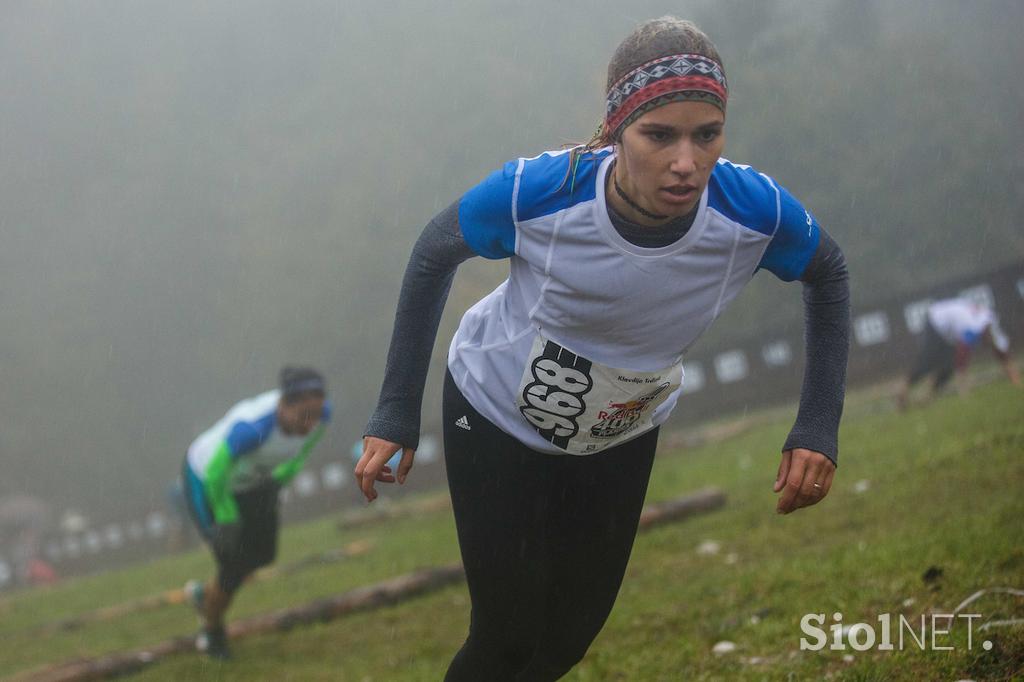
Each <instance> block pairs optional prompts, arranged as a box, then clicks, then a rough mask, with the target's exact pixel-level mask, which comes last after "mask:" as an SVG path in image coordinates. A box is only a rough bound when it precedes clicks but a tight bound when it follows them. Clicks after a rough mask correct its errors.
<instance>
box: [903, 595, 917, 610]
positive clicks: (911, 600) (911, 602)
mask: <svg viewBox="0 0 1024 682" xmlns="http://www.w3.org/2000/svg"><path fill="white" fill-rule="evenodd" d="M916 603H917V600H916V599H914V598H913V597H907V598H906V599H904V600H903V608H905V609H908V608H910V607H911V606H913V605H914V604H916Z"/></svg>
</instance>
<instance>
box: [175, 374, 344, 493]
mask: <svg viewBox="0 0 1024 682" xmlns="http://www.w3.org/2000/svg"><path fill="white" fill-rule="evenodd" d="M280 400H281V391H280V390H279V389H274V390H272V391H267V392H266V393H261V394H260V395H258V396H255V397H253V398H249V399H247V400H243V401H241V402H239V403H238V404H236V405H235V406H234V407H232V408H231V409H230V410H228V413H227V414H226V415H224V416H223V417H222V418H221V419H220V420H219V421H217V423H216V424H214V425H213V426H211V427H210V428H209V429H207V430H206V431H204V432H203V433H201V434H200V435H199V437H198V438H196V439H195V440H194V441H193V442H192V445H191V446H189V449H188V464H189V467H190V468H191V469H192V471H193V472H195V474H196V476H197V477H198V478H199V480H200V481H205V480H206V468H207V466H208V465H209V464H210V461H211V460H212V459H213V456H214V454H216V452H217V450H218V448H220V446H221V444H222V443H227V446H228V450H229V451H230V453H231V459H232V461H233V466H232V467H231V474H230V482H229V487H230V488H231V490H232V491H234V492H242V491H244V490H249V489H252V488H255V487H258V486H260V485H263V484H266V483H268V482H270V480H271V473H272V472H273V470H274V468H275V467H276V466H277V465H279V464H281V463H283V462H286V461H288V460H290V459H292V458H293V457H295V456H296V455H298V454H299V452H300V451H301V450H302V446H303V445H304V444H305V443H306V441H307V440H308V439H309V438H310V435H305V436H300V435H294V436H292V435H288V434H286V433H284V432H283V431H282V430H281V429H280V427H279V426H278V423H277V405H278V403H279V402H280ZM329 419H330V403H329V402H328V401H324V410H323V413H322V414H321V417H320V421H321V422H322V423H326V422H327V421H329Z"/></svg>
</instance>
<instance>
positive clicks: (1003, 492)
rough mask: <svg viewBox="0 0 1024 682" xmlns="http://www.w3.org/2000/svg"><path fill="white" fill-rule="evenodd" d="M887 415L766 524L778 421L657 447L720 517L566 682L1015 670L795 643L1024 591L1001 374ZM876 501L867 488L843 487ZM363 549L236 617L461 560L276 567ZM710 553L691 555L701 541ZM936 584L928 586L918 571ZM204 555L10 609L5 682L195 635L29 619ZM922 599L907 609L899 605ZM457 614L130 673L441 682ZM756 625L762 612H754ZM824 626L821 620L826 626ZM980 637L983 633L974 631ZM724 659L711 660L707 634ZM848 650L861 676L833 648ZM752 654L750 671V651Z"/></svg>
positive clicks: (1017, 671)
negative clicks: (722, 498) (713, 547)
mask: <svg viewBox="0 0 1024 682" xmlns="http://www.w3.org/2000/svg"><path fill="white" fill-rule="evenodd" d="M885 405H887V403H886V402H885V401H877V400H876V401H873V402H871V403H870V404H862V405H860V406H859V407H858V406H857V405H856V404H855V405H854V406H853V408H852V409H851V410H850V414H849V416H848V418H847V420H846V421H845V422H844V427H843V433H842V439H841V440H842V444H843V453H842V456H841V467H840V469H839V471H838V472H837V475H836V479H835V482H834V484H833V489H832V493H831V494H830V495H829V497H828V498H827V500H826V501H825V502H823V503H822V504H820V505H819V506H817V507H815V508H812V509H809V510H802V511H800V512H797V513H796V514H792V515H788V516H779V515H777V514H775V513H774V507H775V495H774V494H773V493H772V491H771V486H772V480H773V477H774V475H775V471H776V467H777V464H778V455H777V454H776V449H777V447H778V444H779V443H781V442H782V440H783V438H784V435H785V432H786V429H787V427H788V424H787V421H786V419H785V418H781V419H779V420H775V421H772V422H771V423H768V424H765V425H762V426H758V427H755V428H753V429H751V430H750V431H748V432H747V433H745V434H743V435H740V436H736V437H733V438H730V439H728V440H725V441H723V442H719V443H714V444H709V445H706V446H704V447H701V448H698V449H693V450H687V451H682V452H670V451H663V452H661V453H660V454H659V458H658V461H657V464H656V468H655V474H654V477H653V479H652V482H651V487H650V493H649V496H648V500H649V501H657V500H661V499H666V498H669V497H675V496H678V495H680V494H684V493H685V492H687V491H689V490H693V489H696V488H699V487H702V486H706V485H715V486H719V487H721V488H723V489H724V490H725V491H726V493H727V495H728V497H729V501H728V503H727V505H726V508H725V509H724V510H721V511H718V512H715V513H712V514H710V515H706V516H703V517H699V518H696V519H693V520H690V521H687V522H685V523H679V524H672V525H668V526H663V527H660V528H657V529H655V530H652V531H651V532H648V533H645V534H643V535H641V536H640V537H639V538H638V540H637V542H636V545H635V549H634V553H633V557H632V560H631V562H630V567H629V570H628V573H627V576H626V580H625V582H624V584H623V587H622V591H621V593H620V595H619V599H618V602H617V604H616V607H615V610H614V611H613V613H612V616H611V618H610V619H609V622H608V624H607V625H606V627H605V628H604V630H603V632H602V633H601V634H600V636H599V637H598V638H597V640H596V641H595V642H594V644H593V646H592V647H591V649H590V652H589V653H588V654H587V657H586V658H585V659H584V661H583V662H582V663H581V664H580V665H579V666H578V667H577V669H576V670H574V671H573V672H572V673H571V674H570V675H569V676H568V677H567V678H566V679H568V680H576V681H584V680H586V681H602V682H603V681H605V680H629V681H632V680H683V679H686V680H702V679H706V680H719V679H738V680H805V679H822V678H823V677H825V676H828V675H831V676H832V678H833V679H842V680H861V681H864V682H866V681H868V680H951V681H952V680H959V679H964V678H970V679H974V680H983V679H984V680H987V679H995V680H1000V679H1021V678H1022V677H1024V628H1021V627H1020V626H1016V627H1010V628H1000V629H995V630H990V631H988V632H986V633H978V632H975V633H974V648H973V649H972V650H970V651H968V650H967V648H966V628H964V627H963V626H960V627H959V628H957V629H955V630H954V632H953V634H952V636H950V637H946V638H944V639H942V640H941V641H940V642H939V644H952V645H954V646H955V647H956V649H955V650H954V651H934V650H930V649H929V650H927V651H920V650H917V649H916V648H914V649H910V650H904V651H902V652H879V651H869V652H863V653H858V652H855V651H852V650H848V651H845V652H842V651H840V652H834V651H829V650H827V649H826V650H823V651H821V652H813V651H800V650H799V640H800V637H801V636H802V633H801V631H800V628H799V622H800V618H801V617H802V616H803V614H805V613H809V612H815V613H824V614H827V615H828V616H831V614H832V613H834V612H837V611H838V612H841V613H842V614H843V615H844V620H843V622H844V623H845V624H852V623H855V622H862V621H863V622H869V623H877V615H878V614H881V613H892V614H904V615H906V616H907V617H908V618H914V619H916V618H917V617H918V616H919V615H920V614H921V613H922V612H928V611H929V610H934V611H935V612H949V611H951V610H952V609H953V608H954V607H955V606H956V605H957V604H958V603H959V602H960V601H961V600H962V599H964V598H966V597H967V596H968V595H970V594H971V593H973V592H974V591H975V590H977V589H981V588H985V587H994V586H1011V587H1017V588H1024V522H1022V519H1024V494H1022V493H1024V418H1022V417H1024V391H1021V390H1017V389H1014V388H1012V387H1011V386H1009V385H1008V384H1006V383H1005V382H999V383H996V384H992V385H989V386H986V387H983V388H980V389H978V390H976V391H975V392H973V393H972V394H971V395H969V396H967V397H966V398H957V397H955V396H947V397H944V398H941V399H939V400H937V401H935V402H933V403H931V404H930V405H927V406H925V407H921V408H917V409H914V410H912V411H911V412H910V413H908V414H906V415H898V414H895V413H892V412H889V411H888V410H887V409H885ZM861 479H866V480H868V481H870V487H869V488H868V490H867V491H866V492H862V493H858V492H856V491H855V490H854V484H855V483H856V482H857V481H859V480H861ZM362 538H366V539H370V540H372V541H373V542H374V548H373V550H371V551H370V552H369V553H367V554H365V555H362V556H358V557H355V558H352V559H350V560H347V561H345V562H342V563H340V564H335V565H329V566H324V567H319V568H312V569H308V570H305V571H302V572H299V573H296V574H293V575H290V576H288V577H286V578H275V579H272V580H268V581H266V582H262V583H255V584H252V585H251V586H249V587H247V588H246V589H245V590H244V591H243V592H242V593H241V596H240V598H239V601H238V604H237V605H236V608H235V609H234V610H233V612H232V616H233V617H243V616H245V615H249V614H254V613H259V612H262V611H267V610H270V609H274V608H281V607H284V606H288V605H294V604H298V603H303V602H305V601H308V600H310V599H312V598H314V597H317V596H323V595H328V594H335V593H337V592H341V591H343V590H346V589H349V588H351V587H355V586H357V585H361V584H365V583H368V582H371V581H375V580H380V579H383V578H387V577H391V576H394V575H397V574H399V573H403V572H407V571H409V570H412V569H414V568H417V567H424V566H429V565H434V564H439V563H446V562H451V561H454V560H456V559H457V557H458V547H457V544H456V541H455V532H454V526H453V522H452V519H451V514H450V512H437V513H432V514H426V515H421V516H419V517H418V518H411V519H404V520H398V521H392V522H389V523H387V524H384V525H374V526H368V527H367V528H366V529H365V530H359V529H355V530H349V531H345V532H339V531H337V530H336V527H335V524H334V522H333V520H324V521H319V522H315V523H310V524H305V525H302V526H295V527H290V528H288V529H286V531H285V532H284V534H283V536H282V548H281V555H280V557H279V561H281V562H288V561H293V560H295V559H297V558H299V557H301V556H304V555H306V554H308V553H310V552H311V551H316V550H319V549H327V548H333V547H337V546H339V545H342V544H345V543H348V542H351V541H353V540H356V539H362ZM708 539H713V540H716V541H717V542H719V543H721V546H722V549H721V551H720V553H718V554H716V555H710V556H705V555H699V554H698V553H697V552H696V551H695V549H696V547H697V545H698V544H700V543H701V542H702V541H703V540H708ZM932 566H935V567H939V568H941V569H942V572H943V573H942V577H941V578H940V579H939V580H937V581H936V582H934V583H931V584H926V583H925V582H924V580H923V579H922V574H923V573H924V572H925V571H926V570H927V569H928V568H929V567H932ZM210 569H211V564H210V560H209V559H208V557H206V556H205V555H204V554H203V553H201V552H194V553H191V554H186V555H181V556H177V557H173V558H168V559H162V560H160V561H154V562H152V563H150V564H148V565H143V566H135V567H132V568H129V569H126V570H123V571H119V572H116V573H107V574H105V575H100V576H93V577H89V578H84V579H80V580H74V581H69V582H67V583H65V584H63V585H61V586H59V587H55V588H52V589H48V590H39V591H31V592H25V593H22V594H18V595H16V596H14V597H12V598H10V599H8V600H6V601H2V602H0V675H9V674H13V673H16V672H20V671H25V670H28V669H31V668H34V667H38V666H41V665H45V664H52V663H58V662H62V661H65V660H68V659H72V658H75V657H84V656H95V655H99V654H102V653H108V652H113V651H117V650H121V649H125V648H133V647H139V646H143V645H145V644H148V643H153V642H156V641H158V640H161V639H163V638H166V637H169V636H172V635H179V634H184V633H187V632H190V631H192V630H194V628H195V617H194V615H193V614H192V613H191V612H190V611H189V610H188V609H187V608H186V607H184V606H179V607H168V608H165V609H162V610H157V611H152V612H148V613H140V614H137V615H133V616H130V617H126V618H123V619H121V620H119V621H116V622H105V623H94V624H90V625H87V626H85V627H83V628H82V629H80V630H78V631H74V632H67V633H57V634H48V635H47V636H45V637H43V636H40V632H41V631H40V630H39V626H40V625H41V624H44V623H46V622H51V621H54V620H58V619H60V618H62V617H68V616H71V615H74V614H76V613H80V612H82V611H85V610H90V609H93V608H97V607H100V606H105V605H108V604H112V603H117V602H121V601H125V600H128V599H132V598H136V597H141V596H144V595H147V594H150V593H153V592H157V591H160V590H162V589H165V588H168V587H173V586H176V585H179V584H181V583H182V582H183V581H184V580H185V579H186V578H189V577H195V576H203V575H205V574H208V573H209V571H210ZM907 599H913V600H914V602H913V604H912V605H910V606H904V605H903V604H904V602H905V600H907ZM968 610H969V611H973V612H975V613H981V614H983V616H984V618H983V620H987V619H988V618H1008V617H1013V616H1014V615H1017V616H1020V615H1021V614H1024V599H1021V598H1017V597H1011V596H1006V595H999V596H995V595H987V596H985V597H982V598H981V599H980V600H979V601H978V602H976V603H975V604H973V605H972V607H971V608H969V609H968ZM468 616H469V603H468V597H467V594H466V591H465V587H464V586H462V585H460V586H456V587H451V588H448V589H445V590H443V591H440V592H437V593H434V594H432V595H428V596H425V597H421V598H418V599H414V600H412V601H410V602H408V603H406V604H404V605H400V606H395V607H389V608H386V609H382V610H379V611H375V612H372V613H364V614H359V615H355V616H352V617H349V618H344V619H341V620H338V621H335V622H332V623H326V624H320V625H317V626H314V627H309V628H300V629H296V630H293V631H291V632H288V633H281V634H273V635H266V636H260V637H255V638H251V639H248V640H242V641H237V642H235V644H234V650H235V654H236V657H235V659H234V660H233V661H232V662H231V663H229V664H217V663H213V662H209V661H206V660H205V659H203V658H200V657H198V656H193V655H183V656H177V657H172V658H169V659H166V660H164V661H162V662H159V663H157V664H155V665H153V666H151V667H149V668H148V669H146V670H145V671H143V672H142V673H140V674H138V675H137V676H136V679H139V680H257V679H273V680H342V681H345V680H351V681H356V682H364V681H368V680H375V681H382V680H386V681H389V682H390V681H391V680H437V679H440V678H441V677H442V676H443V674H444V670H445V668H446V666H447V662H448V660H449V659H450V657H451V655H452V654H453V653H454V651H455V650H456V649H457V648H458V647H459V645H460V644H461V640H462V639H463V637H464V636H465V632H466V627H467V624H468ZM752 617H753V618H752ZM830 622H831V621H828V622H827V623H826V625H825V627H828V624H830ZM975 626H977V623H976V624H975ZM983 639H989V640H991V641H992V642H993V643H994V648H993V649H992V651H989V652H986V651H983V650H982V649H981V648H980V646H979V645H980V642H981V640H983ZM721 640H729V641H732V642H735V643H736V644H737V646H738V649H737V651H736V652H735V653H733V654H728V655H724V656H715V655H714V654H712V653H711V647H712V646H713V645H714V644H715V643H716V642H718V641H721ZM844 653H845V654H852V655H853V660H852V662H846V661H844V660H843V654H844ZM752 658H755V659H760V660H759V661H758V662H751V659H752Z"/></svg>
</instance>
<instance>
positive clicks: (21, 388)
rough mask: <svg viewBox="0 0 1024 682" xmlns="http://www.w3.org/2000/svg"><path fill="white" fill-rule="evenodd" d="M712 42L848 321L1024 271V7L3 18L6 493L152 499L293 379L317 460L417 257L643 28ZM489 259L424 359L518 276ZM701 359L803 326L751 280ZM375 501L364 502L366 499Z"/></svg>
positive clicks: (207, 9) (357, 430)
mask: <svg viewBox="0 0 1024 682" xmlns="http://www.w3.org/2000/svg"><path fill="white" fill-rule="evenodd" d="M666 13H671V14H676V15H678V16H683V17H686V18H691V19H693V20H695V21H696V22H697V23H698V24H699V25H701V26H702V28H704V29H705V30H706V31H707V32H708V34H709V35H710V36H711V37H712V39H713V40H714V41H715V42H716V44H717V45H718V48H719V50H720V51H721V53H722V56H723V59H724V61H725V66H726V70H727V73H728V75H729V79H730V84H731V99H730V103H729V117H728V125H727V144H726V157H727V158H729V159H731V160H733V161H736V162H741V163H749V164H751V165H753V166H755V167H757V168H758V169H760V170H762V171H764V172H766V173H768V174H770V175H772V176H773V177H775V178H776V179H777V180H778V181H779V182H780V183H782V184H783V185H785V186H786V187H787V188H788V189H789V190H790V191H792V192H793V193H794V194H795V195H796V196H797V197H799V198H800V199H801V200H802V201H803V202H804V204H805V205H806V206H808V207H809V208H810V209H811V210H812V211H813V212H814V213H815V215H816V216H817V217H818V219H819V221H820V222H821V223H822V225H824V226H825V227H826V228H827V229H828V230H829V231H830V232H831V233H832V235H833V236H834V237H835V238H836V240H837V241H838V242H839V243H840V244H841V245H842V246H843V248H844V250H845V252H846V255H847V259H848V260H849V263H850V267H851V272H852V277H853V286H854V296H855V304H856V302H863V301H868V300H871V299H873V298H877V297H881V296H886V295H888V294H890V293H894V292H899V291H902V290H905V289H907V288H910V287H921V286H927V285H929V284H931V283H937V282H940V281H942V280H943V279H945V278H948V277H951V276H958V275H964V274H969V273H971V272H973V271H976V270H987V269H990V268H993V267H996V266H998V265H1000V264H1003V263H1007V262H1010V261H1012V260H1016V259H1019V258H1020V257H1021V255H1022V254H1024V230H1022V229H1021V227H1020V226H1019V224H1017V223H1016V220H1017V219H1018V217H1019V216H1020V215H1022V213H1024V210H1022V209H1024V199H1022V194H1021V192H1020V189H1021V187H1022V180H1024V161H1022V156H1021V150H1022V149H1024V125H1022V123H1024V120H1022V112H1024V106H1022V105H1024V89H1022V88H1021V87H1020V83H1021V77H1020V71H1021V68H1022V67H1024V47H1022V45H1024V41H1021V40H1020V36H1019V31H1020V27H1021V26H1024V3H1020V2H1019V1H1018V0H981V1H979V2H971V3H965V2H960V1H959V0H942V1H935V0H908V1H905V2H900V3H890V2H884V3H883V2H875V1H868V0H861V1H856V2H853V1H849V0H829V1H823V2H818V3H806V2H799V1H797V0H744V1H733V2H729V1H721V0H694V1H692V2H687V3H667V2H655V1H645V0H636V1H633V2H628V3H605V4H599V3H594V2H580V1H577V0H570V1H566V2H558V3H553V2H550V1H549V0H517V1H516V2H511V1H506V0H499V1H489V2H481V1H479V0H473V1H470V0H454V1H450V2H439V3H423V2H412V1H410V0H382V1H380V2H370V1H369V0H348V1H346V2H316V1H303V2H289V3H284V2H248V1H245V2H243V1H242V0H230V1H229V0H224V1H221V2H215V3H211V2H206V1H205V0H204V1H200V0H179V1H178V2H174V3H157V2H151V1H139V2H127V1H120V2H74V3H71V2H36V1H29V0H11V1H9V2H4V3H3V4H2V5H0V83H2V89H3V93H4V94H3V96H2V97H0V150H2V157H0V158H2V162H0V206H2V210H0V234H2V238H3V241H2V248H0V324H2V329H3V336H2V340H0V461H2V463H3V476H2V477H0V495H3V494H7V493H11V492H15V491H20V492H27V493H31V494H33V495H38V496H40V497H42V498H44V499H47V500H49V501H51V502H53V503H54V504H56V505H57V506H58V507H61V508H63V507H66V506H71V505H74V506H78V507H80V508H82V509H85V510H86V511H87V513H89V514H90V515H92V516H95V517H101V518H111V517H113V518H116V517H117V515H118V514H119V513H121V511H122V510H125V509H135V508H140V507H141V508H144V507H145V506H146V505H150V504H152V505H159V504H162V495H163V491H164V490H165V488H166V486H167V485H168V483H169V482H170V481H171V480H172V479H173V478H174V476H175V475H176V474H177V471H178V470H179V467H180V463H181V458H182V456H183V454H184V452H185V449H186V448H187V446H188V444H189V443H190V441H191V440H192V438H193V437H194V436H195V435H196V434H198V433H199V432H200V431H202V430H203V429H205V428H207V427H208V426H209V425H210V424H212V423H213V422H214V421H215V420H216V419H218V418H219V417H220V416H221V415H222V414H223V413H224V411H225V410H226V409H227V408H228V407H229V406H230V405H232V404H233V403H234V402H235V401H237V400H239V399H241V398H243V397H246V396H249V395H252V394H255V393H257V392H260V391H262V390H265V389H267V388H270V387H271V386H272V385H273V384H274V382H275V380H276V375H277V370H278V369H279V367H280V366H281V365H283V364H287V363H300V362H301V363H311V364H313V365H315V366H317V367H319V368H321V369H322V370H323V371H324V372H325V373H326V374H327V376H328V378H329V381H330V384H331V388H332V398H333V400H334V403H335V414H336V419H335V422H334V424H333V426H332V428H331V435H330V438H329V440H328V441H327V446H326V448H325V447H324V446H321V452H320V453H318V456H320V457H323V456H325V455H324V451H328V452H329V453H330V454H331V455H332V456H333V455H338V454H341V455H342V456H344V457H346V458H347V453H348V450H349V448H350V446H351V444H352V442H353V441H355V440H356V439H357V438H358V437H360V436H361V433H362V432H361V429H362V426H363V424H364V423H365V421H366V418H367V416H368V415H369V413H370V411H371V410H372V406H373V404H374V402H375V400H376V395H377V391H378V388H379V382H380V378H381V373H382V369H383V365H384V358H385V354H386V351H387V342H388V339H389V336H390V329H391V323H392V319H393V314H394V307H395V301H396V296H397V291H398V288H399V284H400V281H401V276H402V271H403V269H404V266H405V261H406V258H407V256H408V253H409V250H410V248H411V246H412V243H413V242H414V240H415V238H416V237H417V235H418V234H419V231H420V229H421V227H422V225H424V224H425V223H426V222H427V220H429V218H430V217H431V216H432V215H434V214H435V213H436V212H437V211H438V210H440V209H441V208H443V207H444V206H446V205H448V204H449V203H450V202H452V201H453V200H455V199H456V198H457V197H458V196H459V195H460V193H461V192H463V191H464V190H465V189H467V188H468V187H470V186H472V185H473V184H474V183H476V182H477V181H479V180H480V179H481V178H482V177H483V176H485V175H486V174H487V173H488V172H489V171H490V170H492V169H493V168H495V167H497V166H499V165H500V164H501V163H502V162H504V161H505V160H507V159H510V158H514V157H517V156H533V155H535V154H537V153H539V152H540V151H543V150H545V149H553V148H557V147H559V146H561V145H563V144H564V143H567V142H571V141H583V140H586V139H587V138H589V136H590V134H591V132H592V131H593V129H594V127H595V125H596V123H597V121H598V120H599V118H600V115H601V112H602V106H603V88H604V80H605V67H606V64H607V60H608V58H609V57H610V55H611V52H612V50H613V49H614V48H615V46H616V44H617V43H618V41H619V40H621V39H622V38H623V37H624V36H625V35H626V34H627V33H628V32H629V30H630V29H631V28H632V27H633V26H634V25H635V24H636V23H638V22H639V21H642V20H644V19H648V18H652V17H656V16H660V15H662V14H666ZM476 261H479V262H471V263H469V264H467V265H466V266H464V267H463V268H462V269H461V270H460V273H459V276H458V277H457V280H456V288H455V290H454V291H453V294H452V297H451V299H450V301H449V306H448V311H447V313H446V317H445V321H444V323H443V328H442V330H441V332H440V334H439V340H438V343H437V345H436V347H435V363H434V369H433V370H432V374H431V387H428V394H427V395H428V398H427V401H426V404H425V406H424V418H425V424H424V425H425V427H431V426H433V425H435V422H436V419H437V416H438V414H439V400H438V399H437V396H438V395H439V393H438V391H437V389H436V387H437V386H438V379H439V377H440V375H441V371H440V370H441V368H442V367H443V357H444V354H445V351H446V349H447V341H448V339H449V338H450V334H451V331H452V329H453V328H454V325H455V324H456V323H457V320H458V318H459V315H460V314H461V311H462V310H464V309H465V308H466V307H467V306H468V305H469V304H470V303H472V302H473V301H474V300H476V299H477V298H478V297H479V296H481V295H482V294H483V293H485V292H486V291H488V290H489V289H490V287H492V286H493V285H494V284H495V283H497V282H499V281H500V280H501V279H503V278H504V277H505V275H506V273H507V264H506V263H503V262H498V263H490V262H483V261H482V260H481V259H476ZM755 279H756V281H755V282H754V283H753V284H752V285H751V286H750V287H748V289H747V291H746V293H745V294H744V295H743V296H742V297H741V299H740V300H738V301H737V302H736V303H735V304H734V305H733V307H732V308H731V309H730V311H729V312H727V313H726V315H725V316H724V317H723V318H722V320H721V321H720V322H719V325H718V327H716V329H714V330H713V331H712V332H710V333H709V335H708V336H707V337H705V339H704V340H703V341H702V342H701V345H707V344H716V343H723V342H724V340H725V339H728V338H731V337H739V336H745V335H749V334H751V333H754V332H755V331H756V330H758V329H762V328H766V327H772V328H779V327H780V326H783V327H784V326H788V325H797V324H799V323H800V322H799V320H800V314H801V307H800V295H799V293H800V292H799V286H798V285H792V284H791V285H785V284H782V283H779V282H776V281H774V280H773V279H772V278H771V276H770V275H766V274H762V275H760V276H758V277H757V278H755ZM353 493H354V490H353Z"/></svg>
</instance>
